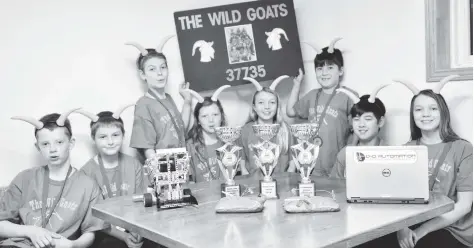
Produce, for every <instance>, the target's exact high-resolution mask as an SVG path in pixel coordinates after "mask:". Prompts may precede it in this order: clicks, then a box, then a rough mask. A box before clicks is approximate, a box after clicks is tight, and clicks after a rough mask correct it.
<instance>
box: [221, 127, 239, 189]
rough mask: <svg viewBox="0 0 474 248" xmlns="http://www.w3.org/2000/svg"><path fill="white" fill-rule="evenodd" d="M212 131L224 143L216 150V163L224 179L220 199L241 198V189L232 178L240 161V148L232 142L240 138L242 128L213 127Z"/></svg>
mask: <svg viewBox="0 0 474 248" xmlns="http://www.w3.org/2000/svg"><path fill="white" fill-rule="evenodd" d="M214 129H215V130H216V135H217V137H218V138H219V139H220V140H222V141H223V142H224V143H225V144H224V145H223V146H222V147H219V148H217V149H216V153H217V163H218V164H219V168H220V170H221V172H222V174H223V175H224V177H225V179H226V182H225V183H223V184H221V197H225V196H227V195H233V196H241V194H242V187H241V185H239V184H236V183H235V181H234V177H235V174H236V173H237V167H238V166H239V165H240V160H241V159H242V156H241V152H242V147H240V146H237V145H235V144H234V141H235V140H236V139H238V138H239V137H240V134H241V131H242V127H215V128H214ZM222 192H225V193H222Z"/></svg>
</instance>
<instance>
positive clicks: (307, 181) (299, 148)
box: [290, 123, 321, 197]
mask: <svg viewBox="0 0 474 248" xmlns="http://www.w3.org/2000/svg"><path fill="white" fill-rule="evenodd" d="M317 130H318V126H317V124H313V123H304V124H294V125H290V132H291V133H292V134H293V136H295V137H296V138H297V139H298V144H297V145H293V146H291V151H292V154H291V155H292V158H293V162H294V163H295V166H296V168H297V169H298V170H299V172H300V175H301V181H300V183H299V185H298V189H299V190H298V192H299V196H309V197H310V196H314V192H315V191H316V188H315V185H314V181H312V180H311V178H310V175H311V171H312V170H313V169H314V167H315V166H316V160H317V158H318V154H319V145H320V144H321V143H319V142H318V143H317V144H313V143H311V142H309V140H310V139H312V138H313V137H315V136H316V134H317ZM316 138H317V137H316Z"/></svg>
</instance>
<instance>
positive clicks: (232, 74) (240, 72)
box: [225, 65, 267, 82]
mask: <svg viewBox="0 0 474 248" xmlns="http://www.w3.org/2000/svg"><path fill="white" fill-rule="evenodd" d="M225 72H226V73H227V77H226V79H227V81H229V82H232V81H234V80H240V79H242V78H245V77H251V78H256V77H262V78H263V77H265V75H267V71H265V66H264V65H257V66H255V65H252V66H244V67H238V68H234V69H227V70H226V71H225Z"/></svg>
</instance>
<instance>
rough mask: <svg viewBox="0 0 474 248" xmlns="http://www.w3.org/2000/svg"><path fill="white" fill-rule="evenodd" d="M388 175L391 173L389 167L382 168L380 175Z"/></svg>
mask: <svg viewBox="0 0 474 248" xmlns="http://www.w3.org/2000/svg"><path fill="white" fill-rule="evenodd" d="M390 175H392V172H391V171H390V170H389V169H383V170H382V176H384V177H389V176H390Z"/></svg>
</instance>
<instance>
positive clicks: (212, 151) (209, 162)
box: [186, 85, 242, 183]
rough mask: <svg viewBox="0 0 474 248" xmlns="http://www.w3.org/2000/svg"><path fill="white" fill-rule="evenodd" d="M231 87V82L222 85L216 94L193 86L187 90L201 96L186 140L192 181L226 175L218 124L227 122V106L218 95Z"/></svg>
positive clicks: (222, 177)
mask: <svg viewBox="0 0 474 248" xmlns="http://www.w3.org/2000/svg"><path fill="white" fill-rule="evenodd" d="M229 87H230V85H223V86H221V87H219V89H217V90H216V91H215V92H214V94H213V95H212V97H202V96H201V95H199V93H197V92H195V91H193V90H190V89H188V90H187V91H188V92H189V93H191V95H192V96H194V97H195V98H196V99H197V100H198V103H197V104H196V107H195V108H194V125H193V127H192V128H191V130H189V132H188V137H187V138H188V140H187V142H186V148H187V150H188V153H189V154H190V155H191V169H190V172H191V175H190V177H191V181H194V182H197V183H198V182H205V181H212V180H219V179H225V177H224V176H223V175H221V174H222V173H221V171H220V169H219V165H218V162H217V153H216V149H218V148H219V147H222V146H223V145H224V143H223V142H222V141H221V140H219V138H218V137H217V135H216V130H215V128H216V127H221V126H225V125H226V118H225V114H224V109H223V108H222V104H221V102H220V101H219V99H218V98H217V97H218V96H219V94H220V93H221V92H222V91H223V90H225V89H227V88H229ZM241 167H242V166H241ZM241 169H242V168H241Z"/></svg>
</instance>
